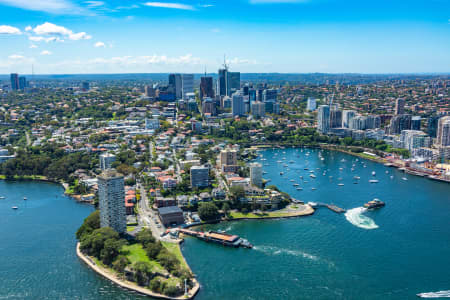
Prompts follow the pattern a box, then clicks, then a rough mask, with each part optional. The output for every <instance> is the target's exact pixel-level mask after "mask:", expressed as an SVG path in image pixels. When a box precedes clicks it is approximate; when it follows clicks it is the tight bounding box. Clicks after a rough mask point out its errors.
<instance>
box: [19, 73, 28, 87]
mask: <svg viewBox="0 0 450 300" xmlns="http://www.w3.org/2000/svg"><path fill="white" fill-rule="evenodd" d="M26 87H27V78H26V77H25V76H19V89H20V90H24V89H25V88H26Z"/></svg>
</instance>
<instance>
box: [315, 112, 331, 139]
mask: <svg viewBox="0 0 450 300" xmlns="http://www.w3.org/2000/svg"><path fill="white" fill-rule="evenodd" d="M317 129H318V130H319V132H320V133H327V132H328V131H329V130H330V107H329V106H328V105H320V106H319V109H318V111H317Z"/></svg>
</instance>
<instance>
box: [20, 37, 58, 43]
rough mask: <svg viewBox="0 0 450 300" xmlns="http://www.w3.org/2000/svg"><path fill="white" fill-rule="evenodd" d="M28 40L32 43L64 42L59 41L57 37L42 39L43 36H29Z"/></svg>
mask: <svg viewBox="0 0 450 300" xmlns="http://www.w3.org/2000/svg"><path fill="white" fill-rule="evenodd" d="M28 39H29V40H30V41H33V42H46V43H48V42H64V40H62V39H60V38H59V37H57V36H51V37H47V38H46V37H43V36H29V37H28Z"/></svg>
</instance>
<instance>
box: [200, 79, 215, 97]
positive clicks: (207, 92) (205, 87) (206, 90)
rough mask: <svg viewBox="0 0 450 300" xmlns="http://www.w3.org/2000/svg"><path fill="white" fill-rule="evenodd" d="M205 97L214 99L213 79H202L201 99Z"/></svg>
mask: <svg viewBox="0 0 450 300" xmlns="http://www.w3.org/2000/svg"><path fill="white" fill-rule="evenodd" d="M205 97H209V98H214V89H213V78H212V77H201V78H200V99H203V98H205Z"/></svg>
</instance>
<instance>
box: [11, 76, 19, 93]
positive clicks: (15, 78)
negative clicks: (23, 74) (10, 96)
mask: <svg viewBox="0 0 450 300" xmlns="http://www.w3.org/2000/svg"><path fill="white" fill-rule="evenodd" d="M11 89H12V90H13V91H17V90H18V89H19V74H17V73H11Z"/></svg>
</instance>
